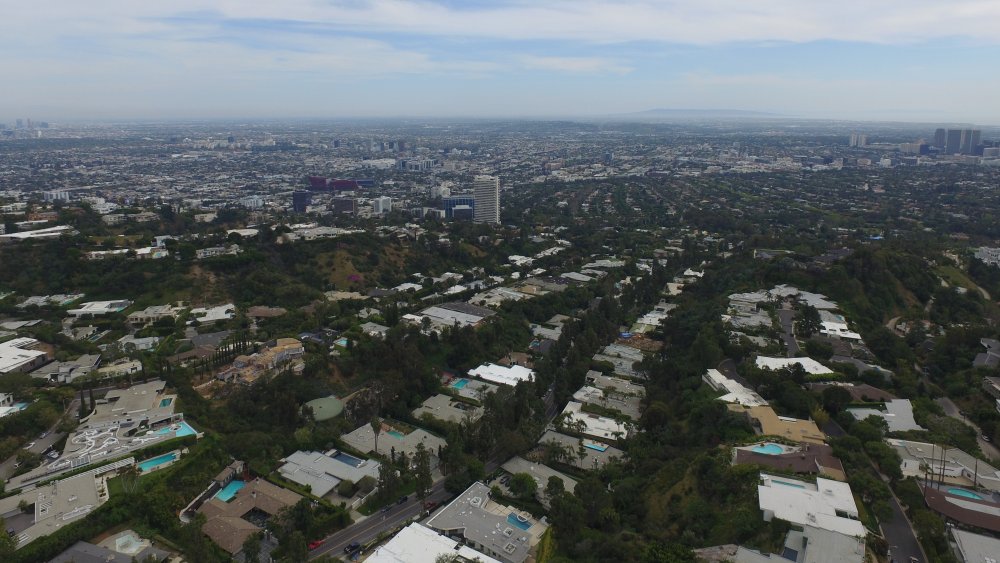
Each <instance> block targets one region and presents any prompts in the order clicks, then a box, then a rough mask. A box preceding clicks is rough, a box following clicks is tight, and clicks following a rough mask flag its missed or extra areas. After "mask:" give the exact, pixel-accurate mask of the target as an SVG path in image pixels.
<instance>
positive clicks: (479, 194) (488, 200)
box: [472, 176, 500, 225]
mask: <svg viewBox="0 0 1000 563" xmlns="http://www.w3.org/2000/svg"><path fill="white" fill-rule="evenodd" d="M472 188H473V192H474V194H475V198H476V205H475V212H474V214H473V220H474V221H475V222H476V223H488V224H491V225H495V224H497V223H499V222H500V178H497V177H496V176H476V179H475V180H473V182H472Z"/></svg>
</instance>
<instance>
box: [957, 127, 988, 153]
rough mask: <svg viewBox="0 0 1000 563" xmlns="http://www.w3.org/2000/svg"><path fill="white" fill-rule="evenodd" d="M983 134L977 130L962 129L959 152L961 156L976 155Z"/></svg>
mask: <svg viewBox="0 0 1000 563" xmlns="http://www.w3.org/2000/svg"><path fill="white" fill-rule="evenodd" d="M982 136H983V132H982V131H981V130H979V129H962V142H961V146H960V147H959V152H961V153H962V154H976V151H977V149H978V148H979V143H980V142H981V141H982Z"/></svg>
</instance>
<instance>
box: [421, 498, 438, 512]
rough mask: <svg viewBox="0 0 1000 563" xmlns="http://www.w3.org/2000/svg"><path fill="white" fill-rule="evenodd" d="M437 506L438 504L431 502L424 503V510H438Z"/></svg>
mask: <svg viewBox="0 0 1000 563" xmlns="http://www.w3.org/2000/svg"><path fill="white" fill-rule="evenodd" d="M437 506H438V503H437V502H435V501H433V500H429V501H427V502H425V503H424V510H434V509H435V508H437Z"/></svg>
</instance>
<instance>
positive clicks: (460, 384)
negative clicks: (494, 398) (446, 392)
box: [451, 379, 469, 389]
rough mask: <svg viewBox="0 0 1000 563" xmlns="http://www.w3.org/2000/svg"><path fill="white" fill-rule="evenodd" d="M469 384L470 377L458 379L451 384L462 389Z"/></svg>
mask: <svg viewBox="0 0 1000 563" xmlns="http://www.w3.org/2000/svg"><path fill="white" fill-rule="evenodd" d="M468 384H469V380H468V379H459V380H458V381H455V382H452V384H451V386H452V387H453V388H455V389H461V388H463V387H465V386H466V385H468Z"/></svg>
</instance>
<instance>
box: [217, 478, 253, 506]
mask: <svg viewBox="0 0 1000 563" xmlns="http://www.w3.org/2000/svg"><path fill="white" fill-rule="evenodd" d="M245 486H247V484H246V482H244V481H240V480H239V479H233V480H232V481H230V482H229V484H228V485H226V486H225V487H223V488H222V490H221V491H219V492H217V493H215V498H217V499H219V500H221V501H222V502H229V501H231V500H233V497H235V496H236V493H238V492H239V491H240V489H242V488H243V487H245Z"/></svg>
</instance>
